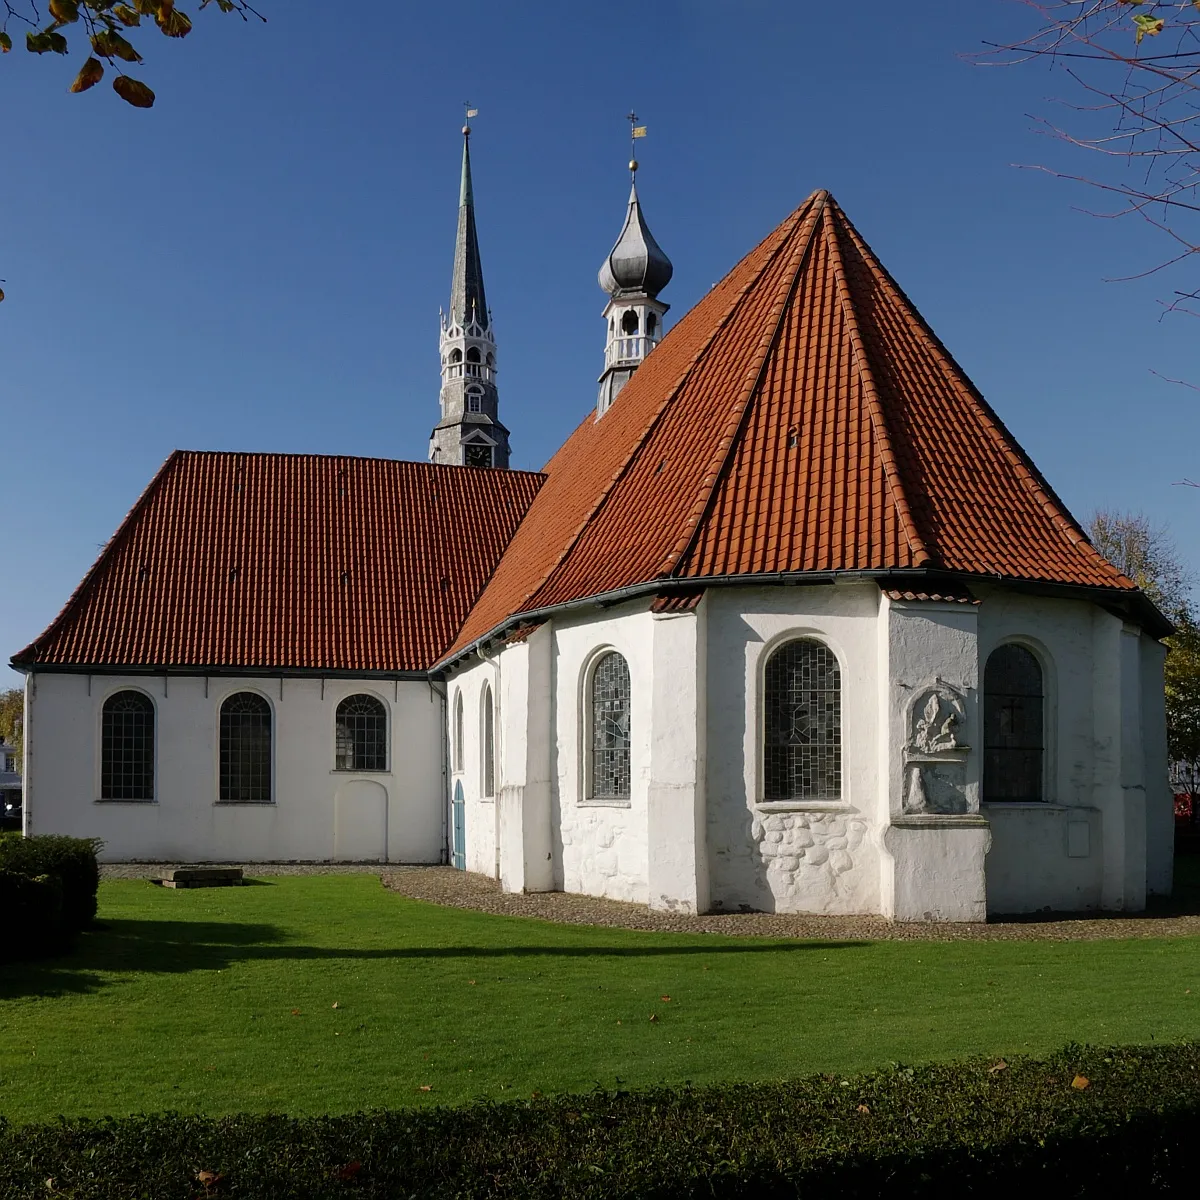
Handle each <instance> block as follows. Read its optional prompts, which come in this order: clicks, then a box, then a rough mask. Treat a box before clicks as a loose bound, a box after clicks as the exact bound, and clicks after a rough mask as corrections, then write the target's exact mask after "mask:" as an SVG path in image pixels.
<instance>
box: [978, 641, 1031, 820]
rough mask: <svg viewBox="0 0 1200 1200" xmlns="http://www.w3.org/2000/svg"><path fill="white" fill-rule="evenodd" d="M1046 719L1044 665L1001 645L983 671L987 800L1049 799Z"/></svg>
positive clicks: (1026, 653)
mask: <svg viewBox="0 0 1200 1200" xmlns="http://www.w3.org/2000/svg"><path fill="white" fill-rule="evenodd" d="M1044 719H1045V697H1044V695H1043V690H1042V668H1041V664H1040V663H1039V662H1038V660H1037V659H1036V658H1035V657H1034V656H1033V654H1032V653H1031V652H1030V651H1029V650H1026V649H1025V647H1024V646H1017V645H1014V644H1013V643H1011V642H1010V643H1008V644H1006V645H1003V646H998V647H997V648H996V649H995V650H993V651H992V653H991V654H990V655H989V656H988V660H987V666H986V667H985V668H984V671H983V798H984V800H985V801H987V802H989V803H995V802H997V801H1021V800H1041V799H1043V798H1044V797H1043V793H1042V773H1043V757H1044V753H1045V747H1044V736H1045V734H1044V729H1045V726H1044Z"/></svg>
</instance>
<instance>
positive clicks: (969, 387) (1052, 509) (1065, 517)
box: [834, 201, 1137, 587]
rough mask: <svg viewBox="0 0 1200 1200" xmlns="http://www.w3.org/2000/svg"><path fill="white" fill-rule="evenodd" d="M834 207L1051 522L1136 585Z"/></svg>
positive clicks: (873, 269) (906, 317)
mask: <svg viewBox="0 0 1200 1200" xmlns="http://www.w3.org/2000/svg"><path fill="white" fill-rule="evenodd" d="M834 206H835V207H836V208H838V212H839V214H840V216H841V218H842V220H843V222H844V224H845V226H846V229H847V231H848V232H849V234H850V236H851V238H852V239H853V240H854V242H855V244H856V246H857V248H858V250H859V253H860V254H861V255H862V258H863V261H864V262H865V263H866V264H867V266H868V268H869V269H870V271H871V273H872V274H873V275H875V277H876V278H877V279H879V280H881V281H882V282H883V283H884V284H886V285H887V286H888V287H889V288H891V289H892V290H893V291H894V292H895V293H896V294H897V296H898V297H899V299H900V301H901V303H900V311H901V314H902V316H903V318H904V320H905V321H906V322H907V324H908V326H909V328H910V329H912V330H913V332H914V333H915V334H916V335H917V336H918V337H919V338H920V339H921V340H922V341H924V342H926V343H927V344H928V345H929V346H930V347H931V348H932V349H933V351H934V354H935V357H936V358H939V359H940V360H941V363H940V365H941V366H942V367H943V369H946V368H948V370H947V371H946V374H947V377H948V379H949V382H950V386H951V387H952V388H953V389H954V390H955V391H956V392H958V393H959V394H960V395H963V394H964V393H965V395H966V397H967V398H968V399H969V400H971V401H972V402H973V403H974V404H975V405H977V406H978V408H979V410H980V412H981V415H982V416H983V418H984V428H985V429H986V431H987V435H988V437H989V438H991V440H992V441H993V442H994V443H995V444H996V446H998V447H999V448H1000V450H1001V451H1002V452H1003V454H1004V457H1005V458H1006V459H1008V461H1009V462H1010V463H1011V464H1012V467H1013V469H1014V471H1015V472H1016V474H1017V478H1018V479H1020V481H1021V485H1022V486H1023V487H1024V488H1025V490H1026V491H1028V492H1029V494H1030V495H1031V496H1033V498H1034V499H1035V500H1036V501H1037V502H1038V504H1039V505H1040V506H1041V508H1042V511H1043V512H1045V513H1046V515H1047V516H1048V517H1049V518H1050V524H1051V525H1052V526H1053V527H1054V528H1055V529H1056V530H1057V531H1058V532H1059V533H1060V534H1061V535H1062V537H1063V538H1064V539H1065V540H1066V541H1067V542H1068V543H1069V544H1070V545H1072V546H1075V547H1079V548H1082V549H1083V552H1084V553H1085V554H1089V555H1090V556H1091V558H1092V559H1093V561H1095V562H1098V563H1100V564H1101V565H1102V566H1105V567H1108V568H1109V569H1110V570H1112V571H1113V572H1115V574H1116V575H1117V577H1118V578H1119V579H1123V580H1125V581H1126V582H1127V583H1129V584H1130V585H1131V586H1133V587H1136V586H1137V585H1136V584H1135V583H1134V581H1133V580H1132V579H1130V578H1129V577H1128V576H1127V575H1124V574H1123V573H1122V572H1121V571H1120V570H1118V569H1117V567H1115V566H1114V565H1113V564H1112V563H1110V562H1109V561H1108V559H1106V558H1105V557H1104V555H1102V554H1101V553H1100V552H1099V551H1098V550H1097V549H1096V548H1095V546H1093V545H1092V543H1091V539H1090V538H1088V536H1087V534H1086V533H1084V531H1083V529H1082V528H1081V527H1080V525H1079V524H1078V522H1076V520H1075V519H1074V517H1072V516H1071V514H1070V510H1069V509H1068V508H1067V506H1066V505H1065V504H1063V502H1062V501H1061V500H1060V499H1059V498H1058V495H1057V494H1056V493H1055V491H1054V489H1053V488H1052V487H1051V486H1050V484H1049V482H1048V481H1047V480H1046V479H1045V478H1044V477H1043V476H1042V473H1041V472H1040V471H1039V470H1038V469H1037V467H1036V466H1035V465H1034V463H1033V460H1032V459H1030V458H1029V456H1028V455H1027V454H1026V453H1025V451H1024V449H1023V448H1022V447H1021V445H1020V443H1019V442H1018V441H1017V439H1016V438H1015V437H1013V435H1012V433H1011V432H1010V431H1009V429H1008V427H1007V426H1006V425H1005V424H1004V422H1003V421H1002V420H1001V419H1000V416H999V415H998V414H997V413H996V411H995V409H993V408H992V406H991V405H990V404H989V403H988V401H987V398H986V397H985V396H984V395H983V393H982V392H980V391H979V389H978V388H976V386H975V385H974V384H973V383H972V382H971V380H970V378H969V377H968V375H967V373H966V372H965V371H964V370H963V369H962V367H961V366H959V364H958V362H957V360H956V359H955V358H954V356H953V355H952V354H951V353H950V351H949V350H948V349H947V348H946V346H945V345H944V344H943V342H942V340H941V338H939V337H938V336H937V334H936V333H934V331H933V329H932V328H931V327H930V326H929V324H928V323H927V322H926V321H925V318H924V317H923V316H921V314H920V312H918V311H917V308H916V305H914V304H913V303H912V301H911V300H910V299H909V298H908V296H907V295H906V294H905V291H904V289H903V288H902V287H901V286H900V285H899V284H898V283H897V282H896V281H895V280H894V279H893V278H892V276H891V274H890V272H889V271H888V269H887V268H886V267H885V266H884V265H883V263H882V262H880V261H879V260H878V259H877V258H876V256H875V254H874V252H873V251H872V250H871V249H870V247H869V246H867V244H866V242H865V241H864V240H863V238H862V236H861V235H860V234H859V232H858V230H857V229H855V228H854V225H853V223H852V222H851V221H850V218H849V217H847V216H846V214H845V213H844V212H842V211H841V209H840V207H838V206H837V202H836V201H834Z"/></svg>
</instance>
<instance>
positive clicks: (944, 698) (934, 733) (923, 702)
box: [903, 679, 970, 814]
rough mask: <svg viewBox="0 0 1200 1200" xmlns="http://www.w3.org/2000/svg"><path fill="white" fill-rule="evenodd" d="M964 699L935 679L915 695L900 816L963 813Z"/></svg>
mask: <svg viewBox="0 0 1200 1200" xmlns="http://www.w3.org/2000/svg"><path fill="white" fill-rule="evenodd" d="M963 699H964V694H963V693H962V692H961V691H959V690H958V689H957V688H955V687H952V686H951V685H950V684H948V683H944V682H942V681H941V680H940V679H939V680H938V681H937V682H936V683H934V684H933V685H931V686H930V687H927V688H924V689H922V690H921V691H920V692H918V693H917V696H916V698H915V699H914V701H913V703H912V706H911V708H910V709H909V720H908V739H907V742H906V745H905V748H904V802H903V805H904V812H905V813H908V814H913V813H946V814H955V813H963V814H965V813H967V812H969V811H970V804H969V802H968V799H967V790H966V756H967V751H968V749H969V747H968V746H967V745H966V743H965V742H964V741H963V740H962V734H963V728H964V726H965V724H966V716H967V714H966V706H965V705H964V703H963Z"/></svg>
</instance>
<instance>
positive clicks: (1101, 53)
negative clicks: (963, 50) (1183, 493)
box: [975, 0, 1200, 386]
mask: <svg viewBox="0 0 1200 1200" xmlns="http://www.w3.org/2000/svg"><path fill="white" fill-rule="evenodd" d="M1021 3H1023V4H1024V5H1025V6H1026V7H1027V8H1029V9H1030V10H1031V11H1032V13H1033V15H1034V19H1035V22H1036V27H1035V28H1034V29H1033V31H1032V32H1031V33H1030V34H1029V35H1028V36H1027V37H1025V38H1022V39H1021V40H1019V41H1016V42H1011V43H1008V44H1007V45H990V47H989V49H988V50H986V51H984V52H982V53H981V54H979V55H977V56H975V58H976V61H980V62H985V63H1004V64H1007V65H1013V64H1017V63H1029V62H1035V63H1040V64H1042V65H1045V66H1049V67H1050V68H1051V70H1052V71H1054V72H1056V73H1057V75H1058V76H1059V77H1062V78H1064V79H1066V80H1068V81H1069V82H1070V87H1071V89H1072V91H1073V92H1074V98H1073V99H1066V100H1063V101H1062V102H1061V104H1062V112H1063V114H1064V115H1063V116H1062V118H1061V119H1060V120H1057V121H1051V120H1047V119H1044V118H1042V119H1040V124H1041V126H1042V128H1043V130H1044V131H1045V132H1047V133H1049V134H1051V135H1052V136H1053V137H1056V138H1058V139H1060V140H1062V141H1063V142H1066V143H1068V144H1069V145H1071V146H1075V147H1080V148H1082V149H1084V150H1087V151H1089V152H1091V153H1092V154H1093V155H1094V156H1096V157H1095V160H1096V162H1097V165H1098V166H1100V164H1101V160H1103V161H1104V162H1105V163H1106V164H1107V165H1108V166H1111V167H1115V168H1117V170H1116V171H1113V172H1108V171H1107V168H1106V167H1102V168H1101V170H1102V172H1103V173H1102V174H1101V176H1100V177H1092V176H1081V175H1066V174H1065V173H1063V172H1059V171H1053V172H1052V174H1056V175H1060V176H1062V177H1064V178H1069V179H1075V180H1078V181H1080V182H1083V183H1087V184H1090V185H1092V186H1093V187H1096V188H1098V189H1100V190H1102V191H1103V192H1105V193H1107V194H1108V195H1109V197H1110V198H1111V199H1112V201H1113V206H1112V207H1111V208H1110V209H1109V210H1108V211H1106V212H1104V213H1103V214H1102V215H1104V216H1123V215H1134V216H1139V217H1141V218H1142V219H1144V220H1145V221H1147V222H1148V223H1149V224H1150V225H1151V226H1153V227H1154V228H1155V229H1157V230H1158V231H1160V232H1161V233H1162V234H1163V235H1164V236H1165V237H1166V239H1168V243H1169V245H1170V247H1171V248H1170V251H1169V253H1167V254H1166V256H1165V257H1164V258H1163V259H1162V260H1161V261H1160V262H1159V263H1158V265H1157V266H1154V267H1151V268H1150V269H1149V270H1148V271H1147V272H1145V274H1151V273H1153V272H1154V271H1158V270H1162V269H1163V268H1164V267H1168V266H1172V265H1174V264H1177V263H1179V264H1184V269H1185V271H1187V272H1188V274H1187V282H1186V283H1185V286H1184V287H1183V289H1182V290H1177V291H1176V292H1175V293H1174V298H1173V299H1172V300H1171V301H1170V302H1169V307H1170V308H1172V309H1179V310H1181V311H1185V312H1190V313H1192V314H1193V315H1197V316H1200V310H1197V309H1196V308H1193V307H1189V305H1190V304H1191V303H1192V302H1195V301H1200V103H1198V101H1200V0H1021ZM1043 169H1045V168H1043ZM1172 382H1182V381H1178V380H1175V381H1172ZM1189 386H1195V385H1194V384H1193V385H1189Z"/></svg>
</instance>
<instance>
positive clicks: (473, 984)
mask: <svg viewBox="0 0 1200 1200" xmlns="http://www.w3.org/2000/svg"><path fill="white" fill-rule="evenodd" d="M467 982H468V983H469V984H470V985H471V986H472V987H474V986H475V980H473V979H468V980H467Z"/></svg>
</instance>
